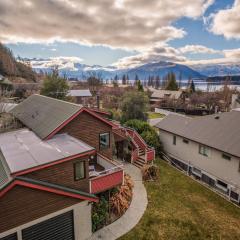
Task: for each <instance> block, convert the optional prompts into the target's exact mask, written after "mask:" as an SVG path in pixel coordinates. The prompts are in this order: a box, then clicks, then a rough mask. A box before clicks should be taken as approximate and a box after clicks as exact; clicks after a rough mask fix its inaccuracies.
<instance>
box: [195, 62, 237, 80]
mask: <svg viewBox="0 0 240 240" xmlns="http://www.w3.org/2000/svg"><path fill="white" fill-rule="evenodd" d="M191 68H192V69H194V70H195V71H197V72H199V73H201V74H202V75H205V76H209V77H213V76H227V75H230V76H233V75H240V63H224V64H199V65H192V66H191Z"/></svg>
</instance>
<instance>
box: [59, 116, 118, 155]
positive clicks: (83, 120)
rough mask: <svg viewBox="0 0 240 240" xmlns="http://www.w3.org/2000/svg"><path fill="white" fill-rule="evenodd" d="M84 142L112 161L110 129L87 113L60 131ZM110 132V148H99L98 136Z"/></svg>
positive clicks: (111, 135) (111, 134)
mask: <svg viewBox="0 0 240 240" xmlns="http://www.w3.org/2000/svg"><path fill="white" fill-rule="evenodd" d="M60 132H61V133H68V134H69V135H71V136H73V137H75V138H77V139H80V140H82V141H84V142H85V143H87V144H89V145H90V146H92V147H94V148H96V150H97V151H98V152H100V153H101V154H102V155H104V156H106V157H108V158H110V159H112V145H113V133H112V127H111V126H109V125H108V124H106V123H104V122H102V121H101V120H99V119H97V118H95V117H94V116H92V115H90V114H89V113H87V112H82V113H80V114H79V115H78V116H77V117H76V118H74V119H73V120H72V121H71V122H70V123H68V124H67V125H66V126H65V127H64V128H63V129H61V131H60ZM107 132H110V147H109V148H107V149H100V148H99V134H100V133H107Z"/></svg>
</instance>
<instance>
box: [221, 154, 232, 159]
mask: <svg viewBox="0 0 240 240" xmlns="http://www.w3.org/2000/svg"><path fill="white" fill-rule="evenodd" d="M222 158H224V159H226V160H231V156H229V155H228V154H226V153H223V154H222Z"/></svg>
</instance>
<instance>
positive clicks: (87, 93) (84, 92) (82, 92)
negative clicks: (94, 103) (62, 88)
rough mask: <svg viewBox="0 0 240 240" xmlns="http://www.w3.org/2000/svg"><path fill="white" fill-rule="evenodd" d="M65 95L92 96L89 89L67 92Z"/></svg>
mask: <svg viewBox="0 0 240 240" xmlns="http://www.w3.org/2000/svg"><path fill="white" fill-rule="evenodd" d="M67 95H68V96H72V97H91V96H92V94H91V92H90V90H89V89H76V90H69V91H68V94H67Z"/></svg>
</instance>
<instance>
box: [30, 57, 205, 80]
mask: <svg viewBox="0 0 240 240" xmlns="http://www.w3.org/2000/svg"><path fill="white" fill-rule="evenodd" d="M29 61H30V62H31V64H32V67H33V69H34V70H35V71H36V72H40V71H43V72H50V71H51V70H52V69H53V67H55V66H57V67H58V69H59V72H60V74H61V75H65V76H67V77H68V78H77V79H79V80H82V79H86V78H87V77H88V76H89V75H90V74H92V73H94V74H96V75H97V76H100V77H101V78H103V79H113V78H114V77H115V76H116V75H117V76H118V79H121V78H122V76H123V75H124V74H125V75H128V77H129V79H135V76H136V75H138V78H139V79H141V80H146V79H148V77H149V76H160V77H161V78H163V77H165V76H166V75H167V74H168V73H169V72H173V73H175V75H176V77H177V79H179V78H180V77H181V79H183V80H184V79H189V78H197V79H203V78H205V76H204V75H202V74H200V73H198V72H197V71H195V70H193V69H191V68H190V67H188V66H185V65H181V64H176V63H172V62H163V61H161V62H157V63H148V64H144V65H142V66H138V67H134V68H128V69H117V68H116V67H114V66H107V67H102V66H100V65H93V66H90V65H86V64H83V63H81V59H79V58H71V57H67V58H66V57H58V58H51V59H30V60H29Z"/></svg>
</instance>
